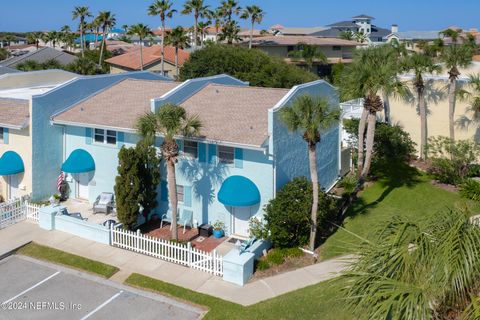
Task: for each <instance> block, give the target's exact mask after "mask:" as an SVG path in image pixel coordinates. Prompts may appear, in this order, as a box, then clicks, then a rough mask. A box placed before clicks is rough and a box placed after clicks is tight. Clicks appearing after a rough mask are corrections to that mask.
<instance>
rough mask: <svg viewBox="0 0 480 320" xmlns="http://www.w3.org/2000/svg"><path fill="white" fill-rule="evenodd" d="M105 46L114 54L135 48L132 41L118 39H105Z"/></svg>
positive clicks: (117, 54)
mask: <svg viewBox="0 0 480 320" xmlns="http://www.w3.org/2000/svg"><path fill="white" fill-rule="evenodd" d="M106 48H107V50H108V51H110V52H111V53H112V54H113V55H114V56H119V55H121V54H124V53H127V52H130V51H132V50H135V49H136V47H135V45H134V44H133V43H128V42H125V41H119V40H107V41H106Z"/></svg>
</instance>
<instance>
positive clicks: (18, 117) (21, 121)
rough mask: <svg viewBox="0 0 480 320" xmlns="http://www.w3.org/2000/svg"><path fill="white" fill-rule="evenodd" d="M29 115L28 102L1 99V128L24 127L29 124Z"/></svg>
mask: <svg viewBox="0 0 480 320" xmlns="http://www.w3.org/2000/svg"><path fill="white" fill-rule="evenodd" d="M29 115H30V111H29V101H28V100H24V99H12V98H0V127H1V126H2V125H3V126H7V127H8V126H13V127H24V126H25V125H27V124H28V118H29Z"/></svg>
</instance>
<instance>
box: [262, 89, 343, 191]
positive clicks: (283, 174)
mask: <svg viewBox="0 0 480 320" xmlns="http://www.w3.org/2000/svg"><path fill="white" fill-rule="evenodd" d="M302 95H311V96H315V97H324V98H326V99H327V100H329V101H330V103H331V104H332V105H334V106H339V101H338V95H337V92H336V90H335V88H334V87H332V86H331V85H330V84H328V83H326V82H324V81H316V82H314V83H310V84H305V85H301V86H298V88H297V90H296V91H294V93H293V94H292V95H291V96H290V97H289V99H288V100H286V101H285V103H284V105H283V106H288V105H289V104H291V103H292V102H293V101H295V99H296V98H298V97H299V96H302ZM280 110H281V108H277V109H276V110H274V111H271V112H270V114H269V121H270V123H269V126H270V130H271V132H272V134H271V139H270V142H271V152H273V153H274V154H275V157H276V158H275V159H276V161H275V167H276V188H277V190H278V189H280V188H281V187H282V186H283V185H285V184H286V183H287V182H289V181H291V180H292V179H293V178H295V177H299V176H305V177H307V178H308V179H310V168H309V161H308V150H307V144H306V142H305V141H304V140H303V138H302V133H301V132H294V133H292V132H290V131H289V130H288V129H287V128H286V127H285V125H284V124H283V123H282V121H281V119H280ZM339 129H340V123H339V125H338V126H334V127H332V128H331V129H329V130H326V131H325V132H322V136H321V139H322V140H321V142H320V143H319V144H318V146H317V166H318V179H319V183H320V185H321V186H322V188H329V187H331V186H332V184H333V183H334V182H335V181H336V179H337V178H338V175H339V161H340V159H339V148H340V145H339V142H340V140H339V139H340V138H339Z"/></svg>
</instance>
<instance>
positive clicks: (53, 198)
mask: <svg viewBox="0 0 480 320" xmlns="http://www.w3.org/2000/svg"><path fill="white" fill-rule="evenodd" d="M48 200H49V201H50V204H59V203H60V195H59V194H58V193H54V194H53V195H52V196H51V197H50V198H49V199H48Z"/></svg>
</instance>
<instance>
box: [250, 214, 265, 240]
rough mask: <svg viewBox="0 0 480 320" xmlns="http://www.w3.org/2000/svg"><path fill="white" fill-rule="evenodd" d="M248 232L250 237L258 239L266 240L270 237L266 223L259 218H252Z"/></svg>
mask: <svg viewBox="0 0 480 320" xmlns="http://www.w3.org/2000/svg"><path fill="white" fill-rule="evenodd" d="M248 230H249V232H250V235H251V236H254V237H255V238H257V239H266V238H267V236H268V231H267V229H266V228H265V225H264V223H263V222H262V220H260V219H259V218H257V217H252V218H250V220H249V221H248Z"/></svg>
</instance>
